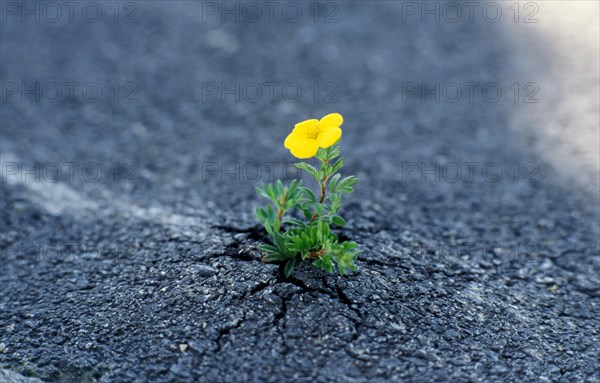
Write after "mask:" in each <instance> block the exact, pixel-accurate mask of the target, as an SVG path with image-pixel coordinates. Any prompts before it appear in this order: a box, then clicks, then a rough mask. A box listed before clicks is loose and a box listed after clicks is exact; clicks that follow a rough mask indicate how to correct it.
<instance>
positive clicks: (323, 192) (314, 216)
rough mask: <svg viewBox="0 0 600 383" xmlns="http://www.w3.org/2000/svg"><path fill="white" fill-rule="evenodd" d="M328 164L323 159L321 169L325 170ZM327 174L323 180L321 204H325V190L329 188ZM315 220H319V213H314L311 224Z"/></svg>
mask: <svg viewBox="0 0 600 383" xmlns="http://www.w3.org/2000/svg"><path fill="white" fill-rule="evenodd" d="M326 164H327V158H325V159H323V160H322V162H321V169H323V168H324V167H325V165H326ZM327 176H328V175H327V174H323V179H322V180H321V198H319V203H320V204H321V203H323V201H324V200H325V189H326V187H327ZM315 219H317V213H314V214H313V215H312V217H311V218H310V222H313V221H314V220H315Z"/></svg>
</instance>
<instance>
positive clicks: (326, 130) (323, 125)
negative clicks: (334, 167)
mask: <svg viewBox="0 0 600 383" xmlns="http://www.w3.org/2000/svg"><path fill="white" fill-rule="evenodd" d="M343 122H344V118H343V117H342V115H341V114H339V113H331V114H328V115H327V116H325V117H323V118H322V119H320V120H316V119H312V120H306V121H302V122H299V123H297V124H296V126H295V127H294V130H292V133H290V134H289V135H288V136H287V138H286V139H285V142H284V143H283V146H285V148H286V149H289V150H290V152H292V154H293V155H294V157H297V158H310V157H312V156H314V155H315V154H317V150H318V149H319V147H321V148H328V147H330V146H331V145H333V144H335V143H336V142H338V140H339V139H340V137H342V129H340V126H341V125H342V123H343Z"/></svg>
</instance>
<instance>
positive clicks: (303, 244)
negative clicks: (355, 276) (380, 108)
mask: <svg viewBox="0 0 600 383" xmlns="http://www.w3.org/2000/svg"><path fill="white" fill-rule="evenodd" d="M342 123H343V118H342V116H341V115H340V114H338V113H332V114H328V115H327V116H325V117H323V118H322V119H321V120H316V119H312V120H307V121H303V122H300V123H298V124H296V126H295V127H294V130H293V131H292V132H291V133H290V134H289V135H288V136H287V138H286V139H285V143H284V146H285V148H286V149H289V150H290V152H291V153H292V155H293V156H294V157H297V158H300V159H306V158H311V157H316V158H317V159H318V160H319V162H320V167H319V169H317V168H315V167H313V166H312V165H310V164H308V163H306V162H300V163H297V164H295V166H296V167H297V168H298V169H302V170H304V171H306V172H307V173H308V174H310V175H311V176H312V177H313V178H314V179H315V182H316V183H317V185H318V188H319V190H318V193H317V194H315V193H314V192H313V191H312V190H311V189H310V188H307V187H304V186H302V181H301V180H293V181H292V182H291V183H290V184H289V185H284V184H283V183H282V182H281V181H277V182H275V184H268V185H263V186H262V187H257V188H256V192H257V193H258V195H259V196H261V197H264V198H266V199H268V200H269V201H270V202H271V204H269V205H268V206H267V207H266V208H259V209H257V210H256V213H255V214H256V217H257V218H258V219H259V220H260V221H261V222H262V223H263V225H264V227H265V230H266V231H267V233H268V234H269V235H270V236H271V239H272V242H273V243H272V244H271V245H269V244H261V245H259V249H260V250H262V251H263V253H264V254H265V255H264V257H263V261H264V262H285V269H284V274H285V276H286V278H287V277H289V276H290V275H292V273H293V272H294V268H295V266H296V264H297V262H299V261H312V264H313V265H314V266H315V267H317V268H319V269H321V270H324V271H326V272H329V273H330V272H333V271H334V269H337V270H338V272H339V273H340V274H341V275H345V274H347V273H348V272H349V271H356V265H355V264H354V260H355V259H356V255H357V254H358V251H357V250H356V243H355V242H349V241H344V242H340V241H339V238H338V236H337V235H336V234H335V233H334V232H332V230H331V225H333V226H339V227H341V226H344V225H345V224H346V221H344V219H343V218H342V217H341V216H340V215H339V210H340V207H341V204H342V195H343V194H349V193H352V192H353V191H354V188H353V186H354V185H355V184H356V183H357V182H358V178H356V177H354V176H349V177H345V178H342V177H341V175H340V173H339V170H340V169H341V168H342V166H343V163H344V159H343V158H341V157H339V156H340V149H339V146H338V142H339V140H340V138H341V136H342V129H340V126H341V125H342ZM300 217H303V218H304V219H301V218H300Z"/></svg>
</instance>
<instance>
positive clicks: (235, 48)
mask: <svg viewBox="0 0 600 383" xmlns="http://www.w3.org/2000/svg"><path fill="white" fill-rule="evenodd" d="M557 3H559V4H560V3H561V2H557ZM6 4H7V3H5V2H2V6H6ZM11 4H16V5H18V6H23V3H11ZM28 4H29V6H30V7H33V6H34V5H33V4H37V2H28ZM84 4H88V3H82V5H81V7H83V6H84ZM92 4H96V5H97V6H99V7H101V9H102V11H103V16H102V18H101V20H100V21H99V22H97V23H91V22H88V21H86V20H85V19H83V18H82V16H81V13H79V12H80V11H81V9H80V8H78V9H77V10H76V13H75V14H74V20H73V21H72V22H71V21H69V20H68V19H65V18H66V17H67V13H66V12H67V11H66V9H63V16H62V20H60V21H59V22H57V23H50V22H48V20H47V18H48V17H49V16H48V15H46V19H44V18H42V20H41V21H40V22H39V23H36V22H33V21H31V20H30V19H26V20H25V22H23V21H22V20H21V18H20V16H13V15H12V14H11V12H12V11H11V12H8V14H7V13H6V12H7V11H6V8H4V10H5V13H4V16H6V20H3V22H2V24H1V26H0V28H1V30H0V32H1V37H0V43H1V46H0V54H1V58H0V60H1V69H0V75H1V77H2V82H3V84H5V86H4V88H3V97H6V98H5V99H4V100H3V101H2V109H1V111H0V117H1V136H0V138H1V141H0V149H1V152H0V153H1V156H2V157H1V160H2V172H3V173H2V175H3V180H2V183H1V184H0V197H1V200H0V211H1V212H2V213H1V216H0V225H1V230H0V246H1V250H2V253H1V254H2V257H1V258H0V261H1V263H0V267H1V268H0V287H1V294H0V344H1V345H0V369H4V370H11V371H14V372H17V373H19V374H22V375H24V376H31V377H36V378H39V379H41V380H43V381H46V382H147V381H151V382H174V381H175V382H250V381H256V382H285V381H294V382H387V381H394V382H397V381H403V380H404V381H423V382H435V381H461V382H462V381H472V382H496V381H498V382H526V381H531V382H540V381H541V382H553V381H560V382H600V366H599V355H600V346H599V345H600V326H599V320H598V318H600V279H599V277H598V276H599V275H600V259H599V258H600V257H599V252H600V245H599V242H598V237H599V234H600V222H599V211H598V195H597V192H596V191H597V190H598V181H597V174H596V170H597V169H596V168H594V167H593V166H591V165H590V166H585V167H582V166H580V167H577V166H576V165H577V164H578V158H579V157H578V156H580V155H581V156H582V158H583V157H585V158H594V157H593V156H594V155H593V154H590V153H592V152H589V151H586V152H585V153H584V154H581V153H580V152H581V151H583V150H585V148H584V147H580V146H574V148H575V149H573V150H571V151H569V155H568V156H566V157H565V158H564V161H563V162H562V163H561V164H564V165H565V166H564V167H563V166H560V164H557V163H556V162H552V161H549V160H548V148H549V147H548V146H545V145H546V144H544V142H546V141H544V140H543V139H541V138H540V137H545V136H544V134H545V131H544V126H545V124H546V122H548V121H555V122H556V121H559V122H560V124H562V125H564V126H565V127H571V128H573V129H575V128H574V127H576V130H581V131H582V132H583V131H587V132H592V133H593V131H594V129H597V122H598V121H597V110H593V108H592V110H591V111H590V110H589V108H588V112H589V113H590V115H588V116H586V117H585V118H583V117H582V116H581V115H580V114H579V113H577V114H571V115H569V114H568V113H561V115H560V116H556V115H553V114H552V110H553V109H554V107H553V105H554V104H553V103H554V102H558V100H560V102H561V103H562V104H565V103H568V102H569V101H570V100H571V99H573V100H575V96H574V95H575V94H576V95H577V97H581V98H589V99H592V100H593V97H597V90H598V77H597V74H594V73H582V74H581V76H580V78H579V80H580V81H581V84H586V85H587V87H581V88H577V89H576V90H573V89H571V88H569V87H568V86H566V84H564V83H563V82H561V78H560V77H556V76H551V75H550V74H553V73H560V71H561V69H564V68H561V65H563V64H564V62H563V61H561V59H560V56H556V55H557V53H556V52H555V49H554V48H556V47H554V46H553V45H552V43H551V42H549V41H547V40H545V39H544V38H543V35H542V34H541V32H540V31H543V27H544V26H543V25H542V24H543V15H544V13H543V9H544V8H543V4H540V7H541V10H542V11H541V12H540V14H539V18H540V24H539V25H538V24H536V25H525V24H517V23H514V22H512V19H511V18H512V14H511V13H509V12H510V10H509V9H508V7H509V4H508V3H500V4H502V7H503V11H504V13H503V14H504V16H503V17H504V18H503V20H502V21H501V22H499V23H491V22H486V21H484V20H482V19H481V17H478V18H476V19H475V21H473V22H468V20H464V19H463V20H461V21H460V22H458V23H450V22H444V20H443V19H442V20H441V21H440V22H439V23H436V22H427V21H426V22H421V21H420V19H419V18H416V19H415V18H408V19H407V21H406V22H403V13H402V11H403V5H402V4H403V3H401V2H377V3H376V4H370V3H367V2H362V1H359V2H336V3H333V4H335V5H337V8H338V12H337V13H336V16H335V17H336V18H337V20H338V22H336V23H323V22H322V20H321V19H320V21H319V22H315V19H314V13H311V12H313V11H311V8H310V7H311V4H312V3H304V2H303V3H294V4H297V5H298V6H300V7H301V9H302V10H303V16H302V18H301V19H300V20H299V21H298V22H296V23H293V22H290V20H288V19H285V18H282V17H280V16H281V14H280V13H275V16H274V20H273V22H269V21H268V19H266V17H267V16H264V15H263V19H262V20H260V21H259V22H255V23H250V22H247V21H244V20H241V22H239V23H237V22H233V21H231V19H226V20H225V22H222V21H221V19H220V18H219V16H212V13H211V12H212V11H211V12H208V11H209V10H210V9H206V8H203V7H205V6H206V4H207V3H197V2H191V1H190V2H163V1H148V2H138V3H119V9H120V13H119V16H118V22H115V20H114V17H115V14H114V13H113V10H112V8H109V7H110V4H108V3H92ZM111 4H112V3H111ZM128 4H129V5H128ZM132 4H134V5H136V7H137V8H136V7H134V8H127V7H132V6H133V5H132ZM211 4H217V6H219V7H223V6H224V4H225V3H211ZM227 4H230V6H231V7H234V5H235V4H238V3H235V2H227ZM231 4H233V5H231ZM590 6H591V7H592V8H593V7H594V6H596V13H597V5H593V4H592V5H590ZM10 9H12V8H10ZM211 9H212V8H211ZM135 10H137V13H135V15H134V16H132V17H133V18H134V20H137V22H135V23H125V22H123V21H124V18H125V17H126V16H127V15H130V13H131V12H132V11H135ZM592 10H593V9H592ZM263 11H265V9H263ZM330 11H331V10H326V9H322V12H323V13H321V17H324V16H323V15H324V14H326V12H330ZM48 12H50V10H48ZM89 12H90V13H89V14H90V15H91V14H92V10H89ZM207 12H208V13H207ZM246 12H250V10H246ZM290 13H291V11H290ZM248 15H249V14H248V13H246V14H245V16H248ZM277 15H279V16H277ZM229 17H231V16H229ZM507 19H510V20H507ZM535 28H539V29H535ZM533 30H535V31H536V33H538V32H539V34H540V35H539V36H538V35H536V34H532V33H531V32H532V31H533ZM525 39H527V40H526V41H529V42H530V43H531V45H527V44H524V43H523V42H524V41H525ZM550 48H553V49H550ZM580 49H581V48H580ZM583 51H584V52H587V53H589V52H590V51H588V50H585V49H584V50H583ZM591 52H592V53H593V51H591ZM595 52H596V53H594V54H592V58H593V57H595V60H598V58H597V51H595ZM596 63H597V61H596ZM537 64H543V65H537ZM36 81H37V82H39V83H40V87H41V89H44V87H46V89H47V93H44V94H42V96H41V98H40V100H39V101H35V100H33V101H32V97H33V96H31V95H29V96H27V95H26V100H25V101H23V100H22V98H21V94H20V93H17V94H16V95H13V94H12V93H11V91H10V89H8V88H6V84H8V83H10V84H17V86H18V87H22V86H23V85H22V83H23V82H25V83H26V86H27V89H30V88H32V87H34V83H35V82H36ZM536 81H539V83H538V85H539V94H538V96H537V97H538V99H539V102H538V103H534V104H530V103H524V102H521V101H522V98H523V95H522V94H521V95H520V96H519V102H517V103H515V102H514V100H513V93H512V91H511V90H510V89H509V87H510V86H511V85H512V84H513V83H515V82H519V83H520V85H519V86H521V87H522V86H523V84H524V83H526V82H536ZM68 82H77V83H79V84H80V85H78V86H77V88H75V94H74V96H73V99H69V98H68V95H67V91H68V86H67V85H65V83H68ZM265 82H278V83H280V84H281V85H280V87H278V88H276V93H275V95H274V100H273V102H271V100H269V98H268V97H267V95H265V94H263V95H262V97H260V98H259V99H258V100H257V102H249V101H248V100H247V99H244V97H241V100H240V101H239V102H235V100H234V99H233V96H232V95H227V94H226V95H225V96H226V97H227V98H226V99H225V101H224V102H222V101H221V94H220V93H218V94H217V95H216V96H215V95H207V94H206V90H207V89H208V88H206V86H207V84H212V85H214V84H217V85H218V86H221V84H222V83H224V84H225V86H226V87H227V88H228V89H232V88H234V87H235V84H236V83H237V84H241V85H240V88H243V87H244V85H247V84H248V83H258V84H263V83H265ZM292 82H294V83H297V85H298V86H300V88H301V89H302V92H303V96H302V99H301V100H299V101H298V102H291V101H290V100H289V99H284V98H282V97H281V94H280V93H277V92H279V91H281V89H282V87H283V85H284V84H288V83H292ZM315 82H317V83H318V84H319V85H318V88H319V89H320V93H319V95H318V97H317V100H316V101H315V98H314V96H315V94H314V92H313V89H314V88H310V87H311V86H313V84H314V83H315ZM330 82H331V83H334V85H333V88H331V87H330V88H326V86H327V84H328V83H330ZM406 82H414V83H417V84H418V83H421V82H426V83H427V85H428V87H430V88H433V87H434V85H435V82H441V84H442V86H443V84H446V83H448V82H457V83H464V82H479V83H481V84H485V83H490V82H497V83H498V84H500V85H501V87H502V90H503V96H502V98H501V99H500V100H499V101H498V102H487V101H485V100H484V99H483V98H482V97H481V93H476V96H475V99H474V101H473V102H470V101H469V100H468V99H466V95H463V97H462V98H461V99H460V100H459V101H458V102H449V101H448V100H447V98H444V97H442V100H441V101H440V102H435V101H434V100H433V98H432V96H429V98H427V99H426V100H425V102H421V100H420V99H419V98H418V97H417V96H412V95H409V96H407V95H406V94H405V92H403V85H402V84H403V83H406ZM51 83H56V84H59V85H58V87H59V88H60V89H62V91H63V93H64V94H63V97H62V99H61V100H59V101H58V102H51V99H52V98H53V97H54V96H55V93H53V92H54V90H53V89H52V87H51V86H50V87H48V84H51ZM89 83H93V84H95V85H94V86H92V88H96V89H97V88H100V89H101V90H102V97H101V99H100V100H98V101H97V102H92V101H90V97H88V96H85V95H82V94H81V91H82V88H84V86H85V85H86V84H89ZM115 83H116V84H119V91H118V92H117V93H118V96H119V98H118V100H117V99H116V98H115V87H114V84H115ZM131 84H133V86H134V88H131ZM203 84H204V85H203ZM212 85H208V86H212ZM330 85H331V84H330ZM203 86H204V92H203ZM88 87H89V86H88ZM132 89H133V91H132ZM332 89H337V92H336V94H335V95H334V96H333V97H334V98H333V99H328V100H326V99H325V96H327V95H328V94H329V92H330V91H331V90H332ZM465 89H466V88H465ZM20 90H22V89H19V91H20ZM263 90H264V88H263ZM92 91H93V89H90V90H89V92H90V94H91V92H92ZM130 92H132V93H131V94H130ZM265 92H266V91H265ZM290 92H291V91H290ZM574 92H575V93H574ZM290 94H291V93H290ZM557 95H561V97H558V96H557ZM242 96H243V95H242ZM404 96H407V99H406V100H405V99H403V97H404ZM91 97H93V96H91ZM203 97H204V98H205V99H206V100H203ZM250 97H253V96H250ZM125 100H128V101H132V100H137V102H134V103H129V102H125ZM204 101H206V102H204ZM326 101H332V102H326ZM333 111H337V112H340V113H342V114H343V115H344V117H345V123H344V126H343V128H344V138H343V141H342V151H343V153H344V155H345V157H346V167H345V168H344V169H343V172H344V173H345V174H355V175H357V176H358V177H359V178H360V180H361V182H360V183H359V184H358V185H357V192H356V193H355V194H354V195H352V196H351V197H350V198H348V199H347V200H346V201H345V205H344V207H343V212H344V215H345V218H346V219H347V221H348V226H347V227H346V228H344V229H343V230H341V231H340V235H341V236H342V237H344V238H350V239H352V240H355V241H357V242H358V243H359V245H360V248H361V250H362V253H361V254H360V256H359V260H358V265H359V271H358V272H357V273H355V274H353V275H350V276H348V277H344V278H341V277H339V276H337V275H326V274H323V273H321V272H318V271H316V270H313V269H312V268H310V267H308V266H301V267H300V268H299V269H298V270H297V272H296V273H295V274H294V276H293V277H292V278H290V279H287V280H286V279H284V278H283V276H282V272H281V268H280V266H278V265H273V264H264V263H262V262H260V260H259V259H260V254H259V252H258V251H257V250H256V247H255V246H256V244H257V243H258V242H260V241H263V240H265V236H264V233H263V231H262V230H261V228H260V227H259V226H258V224H257V222H256V220H255V219H254V218H253V216H252V210H253V209H254V208H255V207H256V206H258V204H259V202H260V201H259V200H258V197H256V196H255V194H254V185H255V182H257V181H263V182H269V181H272V179H271V178H272V177H271V175H274V177H275V178H280V176H281V175H282V173H285V172H284V170H285V169H287V170H289V172H288V174H291V175H292V176H293V175H294V174H295V172H294V171H293V170H292V169H288V168H287V167H286V166H287V165H288V164H290V163H292V162H293V159H292V158H291V157H290V155H289V154H288V153H287V152H286V150H284V149H283V147H282V142H283V139H284V137H285V135H286V134H287V132H288V131H289V129H290V127H291V126H292V125H293V124H294V123H296V122H298V121H300V120H302V119H305V118H309V117H319V116H322V115H324V114H326V113H329V112H333ZM590 119H591V121H592V124H590V123H589V121H590ZM593 122H596V125H594V124H593ZM523 126H527V127H528V128H527V129H525V128H523V129H521V127H523ZM592 137H594V136H593V134H592ZM562 141H568V137H567V136H565V137H563V138H561V137H557V136H553V139H552V142H553V144H552V145H560V143H561V142H562ZM540 142H541V144H540ZM592 148H593V149H598V147H597V145H596V143H594V142H593V140H592ZM578 151H579V152H578ZM541 153H544V155H542V154H541ZM550 153H552V152H550ZM70 162H77V163H78V164H79V165H78V167H76V168H75V169H74V171H73V172H72V173H68V172H67V170H68V163H70ZM36 163H37V164H38V165H39V166H41V170H35V169H34V170H33V171H29V172H25V171H24V170H23V169H24V167H27V169H32V168H33V167H34V166H35V164H36ZM451 163H456V164H464V163H478V165H473V166H476V168H474V169H475V170H474V172H473V173H472V174H471V175H469V171H468V167H467V166H466V165H460V166H461V169H462V173H461V175H460V176H458V178H457V179H455V174H454V173H453V172H454V168H451V167H448V166H447V165H448V164H451ZM7 164H8V165H9V167H7ZM15 164H16V166H17V168H15V167H14V166H13V165H15ZM51 164H59V165H60V166H61V169H62V176H61V179H60V180H57V179H55V178H54V177H53V174H54V173H52V172H53V168H52V166H53V165H51ZM90 164H94V165H90ZM115 164H117V165H115ZM436 164H437V165H438V166H439V168H438V169H437V170H436V168H435V166H436ZM486 164H493V165H488V166H487V168H486V169H487V172H483V173H482V168H484V167H485V165H486ZM515 164H516V168H517V169H519V172H518V173H515V167H514V166H515ZM592 164H593V161H592ZM86 165H88V167H87V171H88V173H87V176H85V174H82V170H83V169H82V168H85V166H86ZM567 165H569V166H567ZM414 166H416V167H417V171H416V173H415V172H414V169H415V168H414ZM425 167H427V168H426V169H429V170H431V169H433V172H432V171H429V172H424V170H426V169H425ZM98 168H101V169H102V174H101V175H98V173H97V170H98ZM15 169H17V170H15ZM256 169H260V171H261V173H260V175H258V176H257V174H256ZM498 169H500V170H501V171H502V172H503V173H502V176H501V177H497V173H496V172H495V171H496V170H498ZM565 169H566V170H565ZM54 170H55V168H54ZM271 170H273V172H272V174H270V173H271V172H270V171H271ZM49 174H50V175H49ZM90 174H91V175H90ZM36 175H37V176H40V177H41V178H40V179H39V180H36V179H35V177H36ZM71 175H72V177H71ZM436 177H437V178H436ZM50 179H51V180H52V181H58V182H50ZM92 181H95V182H92ZM532 181H535V182H532ZM4 370H0V381H8V382H11V381H18V380H16V379H17V378H12V377H11V376H16V375H11V373H9V372H7V371H4Z"/></svg>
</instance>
